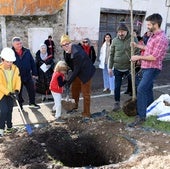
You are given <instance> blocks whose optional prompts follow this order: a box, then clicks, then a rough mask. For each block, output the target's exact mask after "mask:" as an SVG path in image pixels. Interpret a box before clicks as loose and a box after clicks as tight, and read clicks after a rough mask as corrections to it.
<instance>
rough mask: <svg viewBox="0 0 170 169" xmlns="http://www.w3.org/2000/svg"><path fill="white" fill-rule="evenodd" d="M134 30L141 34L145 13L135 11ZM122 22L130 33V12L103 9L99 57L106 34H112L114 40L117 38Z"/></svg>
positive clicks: (101, 13)
mask: <svg viewBox="0 0 170 169" xmlns="http://www.w3.org/2000/svg"><path fill="white" fill-rule="evenodd" d="M133 15H134V18H133V19H134V29H136V30H137V31H138V32H139V34H140V32H141V26H142V22H143V20H144V17H145V12H143V11H134V12H133ZM120 22H124V23H125V24H126V25H127V26H128V28H129V31H130V11H124V10H108V9H101V12H100V27H99V41H98V55H99V52H100V48H101V45H102V42H103V37H104V35H105V34H106V33H110V34H111V35H112V38H114V37H115V36H116V33H117V32H116V29H117V26H118V24H119V23H120Z"/></svg>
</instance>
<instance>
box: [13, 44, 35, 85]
mask: <svg viewBox="0 0 170 169" xmlns="http://www.w3.org/2000/svg"><path fill="white" fill-rule="evenodd" d="M12 49H13V50H14V52H15V57H16V61H15V62H14V64H15V65H16V66H17V67H18V68H19V71H20V75H21V81H22V82H28V81H29V80H31V79H32V75H33V76H37V69H36V65H35V61H34V59H33V57H32V54H31V52H30V50H29V49H26V48H24V47H22V50H23V54H22V56H21V57H20V56H19V55H18V54H17V53H16V51H15V49H14V48H12Z"/></svg>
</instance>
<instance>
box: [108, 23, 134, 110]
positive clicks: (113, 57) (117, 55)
mask: <svg viewBox="0 0 170 169" xmlns="http://www.w3.org/2000/svg"><path fill="white" fill-rule="evenodd" d="M130 42H131V35H130V33H129V31H128V28H127V26H126V25H125V24H124V23H121V24H120V25H119V26H118V28H117V37H115V38H114V39H113V40H112V44H111V49H110V58H109V74H110V76H113V74H114V76H115V90H114V99H115V103H114V106H113V111H118V110H119V109H120V89H121V84H122V78H123V76H125V77H127V79H128V88H127V92H128V93H130V92H132V82H131V75H130V55H131V47H130ZM135 42H137V38H135ZM113 68H114V70H113Z"/></svg>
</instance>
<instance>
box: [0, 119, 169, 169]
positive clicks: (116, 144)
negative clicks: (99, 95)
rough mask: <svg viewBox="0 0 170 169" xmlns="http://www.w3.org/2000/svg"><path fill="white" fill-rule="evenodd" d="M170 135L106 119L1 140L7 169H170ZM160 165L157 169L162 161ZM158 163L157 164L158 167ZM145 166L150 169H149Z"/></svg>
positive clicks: (68, 121)
mask: <svg viewBox="0 0 170 169" xmlns="http://www.w3.org/2000/svg"><path fill="white" fill-rule="evenodd" d="M169 140H170V136H169V135H168V134H165V133H162V132H157V131H150V130H149V131H146V130H143V129H142V128H135V129H131V128H127V127H126V125H125V124H123V123H121V122H114V121H113V120H110V119H108V118H107V117H106V116H103V117H102V118H93V119H91V120H90V121H89V122H88V123H83V122H82V121H81V118H80V117H72V118H68V119H66V123H65V124H57V123H55V122H53V123H50V124H48V125H47V126H45V127H43V128H38V129H35V130H34V132H33V134H31V135H28V134H27V133H26V132H25V131H24V132H21V131H20V132H19V131H18V132H16V133H13V134H10V135H6V136H5V137H4V138H3V139H1V141H0V166H1V168H3V169H7V168H8V169H9V168H10V169H16V168H20V169H46V168H54V169H55V168H74V167H80V168H81V167H87V168H93V167H95V168H101V166H103V167H104V166H105V168H126V169H130V168H133V167H134V168H135V169H136V168H141V164H142V161H144V164H143V165H145V166H147V167H150V168H154V167H155V168H157V169H159V168H160V167H161V165H163V166H164V168H168V167H169V165H170V160H169V159H170V158H169V152H170V146H169V143H170V141H169ZM159 160H160V163H159V164H158V161H159ZM154 162H157V163H156V164H154ZM147 167H145V168H147Z"/></svg>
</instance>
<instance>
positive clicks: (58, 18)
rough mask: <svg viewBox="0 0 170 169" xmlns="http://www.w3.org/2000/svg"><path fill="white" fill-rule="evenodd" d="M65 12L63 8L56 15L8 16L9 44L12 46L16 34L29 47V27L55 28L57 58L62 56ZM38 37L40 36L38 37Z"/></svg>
mask: <svg viewBox="0 0 170 169" xmlns="http://www.w3.org/2000/svg"><path fill="white" fill-rule="evenodd" d="M64 17H65V12H64V10H63V9H61V10H60V11H58V12H57V13H56V14H54V15H45V16H6V31H7V46H11V39H12V38H13V37H14V36H19V37H21V38H22V41H23V45H24V46H25V47H27V48H28V46H29V45H28V29H29V28H46V27H50V28H52V29H53V40H54V43H55V46H56V53H55V58H56V59H57V60H58V57H59V56H60V57H61V56H62V55H61V53H62V49H61V47H60V44H59V42H60V37H61V35H62V34H63V33H64V31H65V19H64ZM37 38H38V37H37Z"/></svg>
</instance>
